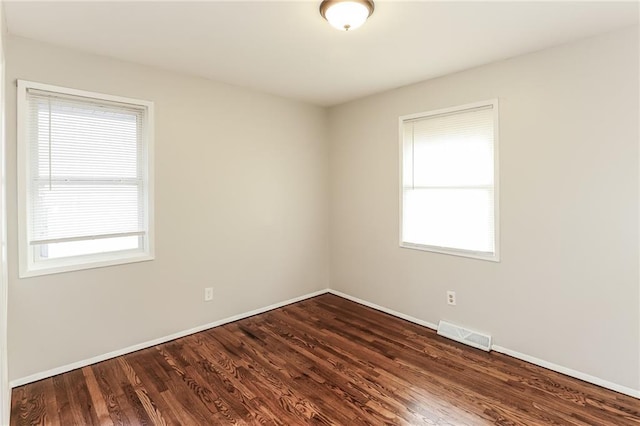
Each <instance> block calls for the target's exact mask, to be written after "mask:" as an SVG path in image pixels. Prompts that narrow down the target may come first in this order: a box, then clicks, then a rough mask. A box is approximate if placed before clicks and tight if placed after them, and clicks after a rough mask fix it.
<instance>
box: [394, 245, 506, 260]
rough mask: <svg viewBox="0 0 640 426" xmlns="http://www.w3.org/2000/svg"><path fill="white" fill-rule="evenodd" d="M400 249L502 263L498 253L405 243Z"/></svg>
mask: <svg viewBox="0 0 640 426" xmlns="http://www.w3.org/2000/svg"><path fill="white" fill-rule="evenodd" d="M400 248H405V249H411V250H421V251H429V252H432V253H439V254H448V255H450V256H458V257H468V258H470V259H477V260H488V261H489V262H496V263H498V262H500V256H499V254H498V253H497V252H496V253H494V254H490V253H482V252H476V251H469V250H458V249H449V248H445V247H435V246H425V245H421V244H413V243H405V242H401V243H400Z"/></svg>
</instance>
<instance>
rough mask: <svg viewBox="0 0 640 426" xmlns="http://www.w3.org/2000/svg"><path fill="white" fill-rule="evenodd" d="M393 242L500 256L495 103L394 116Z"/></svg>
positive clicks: (489, 257) (482, 256) (484, 256)
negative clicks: (396, 222)
mask: <svg viewBox="0 0 640 426" xmlns="http://www.w3.org/2000/svg"><path fill="white" fill-rule="evenodd" d="M400 130H401V143H402V147H401V150H402V154H401V155H402V165H401V168H402V173H401V176H402V177H401V179H402V183H401V184H402V201H401V215H400V218H401V219H400V220H401V225H400V229H401V232H400V235H401V236H400V245H401V246H402V247H407V248H415V249H420V250H428V251H434V252H439V253H446V254H455V255H459V256H467V257H473V258H480V259H487V260H494V261H498V260H499V254H498V220H497V219H498V207H497V206H498V185H497V182H498V179H497V176H498V174H497V148H498V144H497V141H498V137H497V135H498V103H497V101H487V102H480V103H475V104H470V105H464V106H460V107H456V108H449V109H445V110H439V111H433V112H428V113H422V114H414V115H410V116H405V117H401V118H400Z"/></svg>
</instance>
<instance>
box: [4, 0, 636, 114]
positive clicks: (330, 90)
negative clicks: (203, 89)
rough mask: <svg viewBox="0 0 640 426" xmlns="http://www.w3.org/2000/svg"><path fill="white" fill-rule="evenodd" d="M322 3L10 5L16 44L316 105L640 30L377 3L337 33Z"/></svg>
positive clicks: (560, 9) (580, 18) (596, 8)
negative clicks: (37, 44) (27, 42)
mask: <svg viewBox="0 0 640 426" xmlns="http://www.w3.org/2000/svg"><path fill="white" fill-rule="evenodd" d="M319 3H320V0H318V1H300V0H297V1H289V2H277V1H264V0H263V1H252V2H249V1H227V2H220V1H216V2H186V1H175V2H167V1H161V2H151V1H144V2H141V1H138V2H113V1H111V2H99V1H90V2H87V1H85V2H57V1H46V2H23V1H18V2H11V1H7V2H5V3H4V4H5V16H6V21H7V28H8V31H9V33H10V34H14V35H18V36H22V37H27V38H31V39H36V40H41V41H46V42H48V43H52V44H56V45H60V46H66V47H69V48H73V49H79V50H83V51H87V52H92V53H97V54H100V55H106V56H111V57H115V58H119V59H124V60H128V61H133V62H138V63H142V64H146V65H152V66H156V67H161V68H165V69H170V70H175V71H180V72H184V73H189V74H192V75H198V76H202V77H206V78H210V79H214V80H218V81H222V82H226V83H231V84H235V85H239V86H244V87H249V88H253V89H257V90H261V91H264V92H268V93H273V94H276V95H280V96H284V97H288V98H294V99H299V100H303V101H307V102H311V103H315V104H319V105H335V104H338V103H342V102H345V101H348V100H351V99H355V98H358V97H362V96H366V95H369V94H372V93H376V92H380V91H383V90H386V89H391V88H394V87H399V86H403V85H406V84H410V83H414V82H417V81H421V80H425V79H428V78H433V77H436V76H440V75H444V74H449V73H452V72H456V71H460V70H463V69H467V68H471V67H475V66H478V65H481V64H485V63H489V62H493V61H497V60H501V59H506V58H509V57H513V56H516V55H521V54H523V53H527V52H532V51H536V50H540V49H544V48H547V47H550V46H554V45H558V44H562V43H566V42H570V41H573V40H577V39H580V38H585V37H589V36H593V35H596V34H599V33H603V32H607V31H611V30H614V29H617V28H622V27H625V26H630V25H634V24H637V23H638V8H639V4H638V3H637V2H634V1H632V2H626V3H616V2H610V1H605V2H477V1H476V2H425V1H423V2H417V1H413V2H403V1H389V0H387V1H382V0H379V1H376V9H375V12H374V14H373V15H372V16H371V18H370V19H369V21H368V22H367V23H366V24H365V25H364V26H363V27H361V28H360V29H358V30H356V31H353V32H349V33H344V32H340V31H337V30H335V29H334V28H332V27H331V26H329V25H328V23H327V22H325V21H324V20H323V18H322V17H321V16H320V14H319V13H318V5H319Z"/></svg>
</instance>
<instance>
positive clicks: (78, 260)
mask: <svg viewBox="0 0 640 426" xmlns="http://www.w3.org/2000/svg"><path fill="white" fill-rule="evenodd" d="M29 89H36V90H42V91H47V92H52V93H54V94H55V93H57V94H61V95H71V96H78V97H84V98H87V99H88V100H97V101H105V102H116V103H122V104H132V105H136V106H139V107H143V108H144V109H145V110H146V112H145V113H144V115H143V117H144V122H143V123H142V132H143V133H142V144H143V149H142V152H143V155H144V158H143V160H142V164H144V165H145V166H146V167H145V170H144V182H145V184H146V185H145V187H144V188H145V191H144V197H143V198H144V199H143V203H144V208H145V211H146V213H147V214H146V215H145V216H146V217H145V225H146V235H145V237H146V238H143V242H144V243H143V244H142V249H135V250H121V251H114V252H106V253H95V254H85V255H77V256H70V257H64V258H54V259H47V260H46V261H42V260H40V261H37V259H36V257H37V256H35V250H34V249H33V247H32V246H30V244H29V238H28V232H29V227H28V218H30V217H31V211H30V206H29V201H28V198H29V194H28V191H29V179H30V171H31V170H30V166H31V164H30V157H29V155H30V154H29V141H28V139H27V137H28V129H27V127H28V125H29V120H28V116H29V114H28V101H27V91H28V90H29ZM17 173H18V182H17V184H18V185H17V189H18V194H17V195H18V263H19V268H18V269H19V270H18V274H19V277H20V278H28V277H35V276H40V275H49V274H56V273H62V272H70V271H80V270H85V269H93V268H101V267H106V266H114V265H122V264H128V263H134V262H145V261H150V260H153V259H154V258H155V251H154V210H153V206H154V104H153V102H151V101H146V100H141V99H133V98H127V97H122V96H116V95H109V94H104V93H98V92H90V91H85V90H79V89H72V88H67V87H62V86H54V85H50V84H44V83H37V82H33V81H27V80H18V81H17Z"/></svg>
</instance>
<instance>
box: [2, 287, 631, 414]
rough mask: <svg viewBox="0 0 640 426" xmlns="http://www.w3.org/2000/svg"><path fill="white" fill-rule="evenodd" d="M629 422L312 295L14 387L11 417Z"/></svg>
mask: <svg viewBox="0 0 640 426" xmlns="http://www.w3.org/2000/svg"><path fill="white" fill-rule="evenodd" d="M420 424H422V425H439V426H443V425H451V426H463V425H470V426H477V425H491V424H495V425H526V426H531V425H576V426H584V425H589V426H592V425H597V426H609V425H611V426H628V425H635V426H640V400H638V399H635V398H631V397H627V396H625V395H622V394H619V393H616V392H612V391H609V390H606V389H603V388H600V387H598V386H594V385H591V384H588V383H585V382H582V381H580V380H576V379H573V378H570V377H567V376H564V375H562V374H559V373H556V372H553V371H549V370H546V369H544V368H541V367H537V366H535V365H532V364H528V363H526V362H524V361H520V360H517V359H514V358H511V357H509V356H506V355H503V354H497V353H485V352H482V351H478V350H475V349H472V348H469V347H467V346H464V345H461V344H459V343H456V342H452V341H450V340H447V339H444V338H442V337H440V336H437V335H436V334H435V332H433V331H432V330H430V329H427V328H424V327H421V326H419V325H416V324H413V323H409V322H406V321H404V320H401V319H398V318H395V317H392V316H390V315H387V314H384V313H381V312H378V311H375V310H373V309H371V308H368V307H365V306H362V305H358V304H356V303H354V302H351V301H348V300H346V299H342V298H340V297H337V296H334V295H322V296H318V297H315V298H312V299H308V300H305V301H302V302H298V303H295V304H292V305H289V306H286V307H284V308H280V309H276V310H273V311H270V312H266V313H263V314H260V315H257V316H254V317H250V318H246V319H244V320H240V321H237V322H234V323H230V324H226V325H223V326H220V327H216V328H213V329H210V330H207V331H204V332H201V333H197V334H194V335H191V336H187V337H184V338H181V339H177V340H174V341H171V342H168V343H165V344H162V345H158V346H156V347H153V348H147V349H144V350H141V351H137V352H134V353H131V354H128V355H124V356H122V357H118V358H114V359H111V360H107V361H104V362H101V363H98V364H94V365H91V366H88V367H84V368H82V369H80V370H74V371H71V372H68V373H65V374H62V375H59V376H55V377H52V378H48V379H44V380H41V381H39V382H34V383H30V384H28V385H25V386H21V387H18V388H16V389H14V390H13V398H12V413H11V426H17V425H54V426H58V425H61V426H73V425H187V426H190V425H266V426H283V425H347V426H359V425H420Z"/></svg>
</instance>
